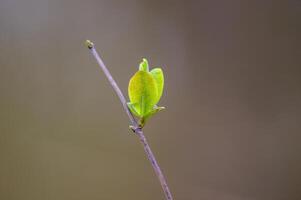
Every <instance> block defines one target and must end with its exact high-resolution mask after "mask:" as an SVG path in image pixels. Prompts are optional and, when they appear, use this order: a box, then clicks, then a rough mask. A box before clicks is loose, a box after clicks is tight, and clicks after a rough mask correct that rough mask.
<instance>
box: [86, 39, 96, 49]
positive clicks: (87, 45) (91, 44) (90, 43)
mask: <svg viewBox="0 0 301 200" xmlns="http://www.w3.org/2000/svg"><path fill="white" fill-rule="evenodd" d="M85 46H86V47H88V49H92V48H93V47H94V44H93V42H91V41H90V40H86V41H85Z"/></svg>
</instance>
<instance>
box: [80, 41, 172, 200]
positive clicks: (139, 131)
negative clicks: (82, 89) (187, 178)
mask: <svg viewBox="0 0 301 200" xmlns="http://www.w3.org/2000/svg"><path fill="white" fill-rule="evenodd" d="M85 44H86V46H87V47H88V48H89V50H90V52H91V53H92V55H93V56H94V58H95V59H96V61H97V63H98V65H99V67H100V68H101V69H102V71H103V72H104V74H105V75H106V77H107V78H108V80H109V82H110V84H111V85H112V87H113V89H114V90H115V92H116V94H117V96H118V97H119V99H120V101H121V104H122V106H123V108H124V110H125V112H126V113H127V115H128V117H129V118H130V121H131V123H132V127H133V128H132V130H133V132H134V133H136V135H137V136H138V137H139V139H140V141H141V143H142V144H143V147H144V151H145V153H146V155H147V158H148V159H149V161H150V162H151V164H152V167H153V169H154V170H155V173H156V175H157V177H158V179H159V181H160V184H161V187H162V189H163V191H164V195H165V198H166V199H167V200H173V198H172V195H171V192H170V190H169V188H168V185H167V182H166V179H165V177H164V175H163V173H162V171H161V169H160V166H159V164H158V162H157V160H156V158H155V156H154V154H153V152H152V150H151V148H150V146H149V144H148V142H147V140H146V138H145V136H144V133H143V131H142V129H141V128H139V127H138V123H137V121H136V119H135V118H134V116H133V115H132V113H131V111H130V110H129V108H128V106H127V103H126V99H125V98H124V96H123V94H122V92H121V90H120V88H119V87H118V85H117V83H116V81H115V80H114V79H113V77H112V75H111V73H110V72H109V70H108V69H107V67H106V66H105V64H104V62H103V61H102V59H101V58H100V56H99V55H98V53H97V51H96V49H95V48H94V44H93V43H92V42H91V41H89V40H86V42H85Z"/></svg>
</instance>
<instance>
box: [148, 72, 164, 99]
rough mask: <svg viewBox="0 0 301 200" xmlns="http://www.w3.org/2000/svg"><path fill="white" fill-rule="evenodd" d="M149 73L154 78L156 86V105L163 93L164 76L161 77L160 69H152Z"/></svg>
mask: <svg viewBox="0 0 301 200" xmlns="http://www.w3.org/2000/svg"><path fill="white" fill-rule="evenodd" d="M150 73H151V74H152V76H153V77H154V79H155V81H156V84H157V88H158V96H157V100H156V104H157V103H158V102H159V101H160V98H161V96H162V93H163V88H164V75H163V71H162V69H161V68H154V69H152V70H151V71H150Z"/></svg>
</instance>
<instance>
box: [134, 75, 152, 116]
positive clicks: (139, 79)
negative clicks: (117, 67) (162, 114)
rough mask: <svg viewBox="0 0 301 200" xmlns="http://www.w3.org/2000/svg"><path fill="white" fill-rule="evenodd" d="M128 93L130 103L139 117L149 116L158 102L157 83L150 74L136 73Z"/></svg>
mask: <svg viewBox="0 0 301 200" xmlns="http://www.w3.org/2000/svg"><path fill="white" fill-rule="evenodd" d="M128 92H129V98H130V103H131V104H132V107H133V108H134V109H135V113H137V114H138V117H144V116H145V115H146V114H148V113H149V112H150V111H151V110H152V109H153V107H154V106H155V104H156V103H157V102H156V101H157V100H158V88H157V83H156V81H155V79H154V77H153V76H152V75H151V74H150V73H149V72H145V71H140V70H139V71H138V72H136V73H135V74H134V76H133V77H132V78H131V80H130V82H129V87H128ZM135 113H133V114H135Z"/></svg>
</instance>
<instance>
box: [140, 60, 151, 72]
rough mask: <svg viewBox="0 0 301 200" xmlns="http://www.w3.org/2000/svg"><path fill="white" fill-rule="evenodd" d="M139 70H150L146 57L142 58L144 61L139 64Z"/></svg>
mask: <svg viewBox="0 0 301 200" xmlns="http://www.w3.org/2000/svg"><path fill="white" fill-rule="evenodd" d="M139 70H140V71H145V72H149V67H148V61H147V60H146V59H145V58H143V59H142V62H141V63H140V65H139Z"/></svg>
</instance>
